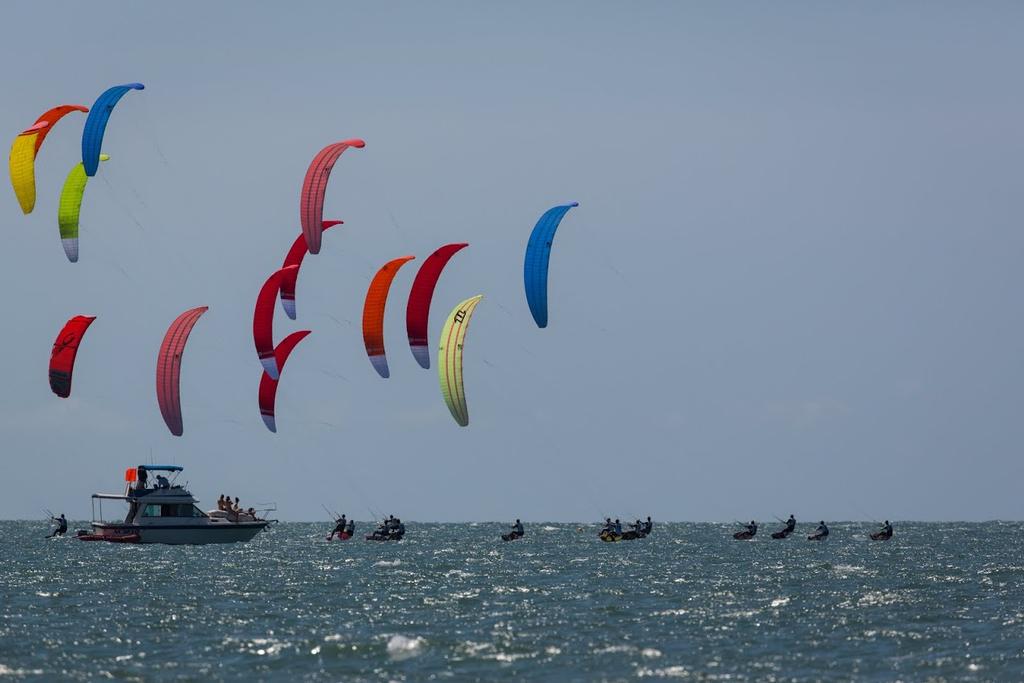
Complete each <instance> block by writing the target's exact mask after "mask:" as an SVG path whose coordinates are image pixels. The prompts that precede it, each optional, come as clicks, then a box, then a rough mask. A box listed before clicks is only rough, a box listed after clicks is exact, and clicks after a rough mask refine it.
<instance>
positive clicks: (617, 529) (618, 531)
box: [612, 517, 622, 536]
mask: <svg viewBox="0 0 1024 683" xmlns="http://www.w3.org/2000/svg"><path fill="white" fill-rule="evenodd" d="M612 531H614V532H615V533H616V534H618V535H619V536H621V535H622V522H620V521H619V518H618V517H616V518H615V526H614V527H612Z"/></svg>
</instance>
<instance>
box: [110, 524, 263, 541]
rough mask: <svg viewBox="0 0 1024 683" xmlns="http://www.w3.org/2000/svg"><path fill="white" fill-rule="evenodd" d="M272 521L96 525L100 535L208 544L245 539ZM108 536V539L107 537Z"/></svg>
mask: <svg viewBox="0 0 1024 683" xmlns="http://www.w3.org/2000/svg"><path fill="white" fill-rule="evenodd" d="M267 524H268V522H238V523H232V524H204V525H160V526H157V525H153V526H141V525H136V524H100V523H94V524H93V525H92V531H93V534H94V535H96V536H111V537H117V536H129V535H137V536H138V539H139V540H138V541H134V542H136V543H162V544H165V545H207V544H210V543H245V542H246V541H251V540H252V539H253V537H255V536H256V534H258V533H259V532H261V531H263V529H265V528H266V526H267ZM104 540H106V539H104Z"/></svg>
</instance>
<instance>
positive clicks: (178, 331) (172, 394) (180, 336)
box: [156, 306, 209, 436]
mask: <svg viewBox="0 0 1024 683" xmlns="http://www.w3.org/2000/svg"><path fill="white" fill-rule="evenodd" d="M208 310H209V306H199V307H198V308H192V309H190V310H187V311H185V312H184V313H182V314H181V315H179V316H178V317H177V318H175V319H174V322H172V323H171V326H170V327H168V328H167V334H165V335H164V341H163V343H162V344H160V353H159V355H158V356H157V357H156V402H157V403H158V404H159V405H160V414H161V415H163V417H164V422H165V423H167V428H168V429H170V430H171V434H173V435H174V436H181V435H182V432H183V431H184V426H183V424H182V421H181V392H180V379H181V356H182V354H183V353H184V351H185V342H187V341H188V335H189V333H190V332H191V331H192V328H193V327H194V326H195V324H196V322H198V321H199V317H200V316H201V315H203V313H206V311H208Z"/></svg>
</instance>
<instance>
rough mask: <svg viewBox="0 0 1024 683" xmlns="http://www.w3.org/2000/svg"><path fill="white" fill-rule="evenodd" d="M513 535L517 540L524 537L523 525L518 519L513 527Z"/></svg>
mask: <svg viewBox="0 0 1024 683" xmlns="http://www.w3.org/2000/svg"><path fill="white" fill-rule="evenodd" d="M512 535H513V536H515V537H516V538H522V536H523V523H522V522H520V521H519V520H518V519H517V520H516V523H515V524H513V525H512Z"/></svg>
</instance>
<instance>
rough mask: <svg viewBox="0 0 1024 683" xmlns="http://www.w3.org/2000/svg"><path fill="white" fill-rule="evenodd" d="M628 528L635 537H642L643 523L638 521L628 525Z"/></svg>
mask: <svg viewBox="0 0 1024 683" xmlns="http://www.w3.org/2000/svg"><path fill="white" fill-rule="evenodd" d="M629 528H630V529H632V530H633V531H634V532H635V533H636V535H637V536H642V535H643V533H644V523H643V522H641V521H640V520H639V519H638V520H636V521H635V522H633V523H631V524H630V525H629Z"/></svg>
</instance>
